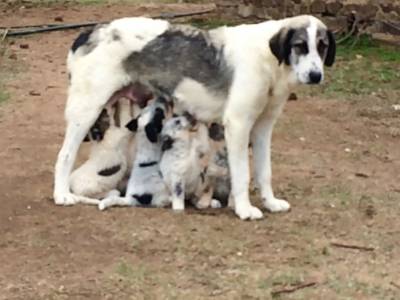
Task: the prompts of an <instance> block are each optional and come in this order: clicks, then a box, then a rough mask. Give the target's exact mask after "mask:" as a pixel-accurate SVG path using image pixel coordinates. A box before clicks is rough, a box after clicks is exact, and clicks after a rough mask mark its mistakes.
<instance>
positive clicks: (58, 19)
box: [54, 16, 64, 22]
mask: <svg viewBox="0 0 400 300" xmlns="http://www.w3.org/2000/svg"><path fill="white" fill-rule="evenodd" d="M54 21H56V22H64V18H63V17H61V16H58V17H55V18H54Z"/></svg>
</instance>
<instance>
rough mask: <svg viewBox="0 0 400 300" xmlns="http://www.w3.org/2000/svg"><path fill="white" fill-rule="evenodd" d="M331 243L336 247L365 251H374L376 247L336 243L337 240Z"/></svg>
mask: <svg viewBox="0 0 400 300" xmlns="http://www.w3.org/2000/svg"><path fill="white" fill-rule="evenodd" d="M331 245H332V246H334V247H338V248H346V249H357V250H363V251H374V250H375V248H372V247H365V246H357V245H347V244H341V243H336V242H332V243H331Z"/></svg>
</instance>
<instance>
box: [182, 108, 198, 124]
mask: <svg viewBox="0 0 400 300" xmlns="http://www.w3.org/2000/svg"><path fill="white" fill-rule="evenodd" d="M183 116H184V117H185V118H186V119H187V120H188V121H189V123H190V126H192V127H195V126H196V125H197V120H196V118H195V117H194V116H193V115H192V114H191V113H189V112H187V111H185V112H184V113H183Z"/></svg>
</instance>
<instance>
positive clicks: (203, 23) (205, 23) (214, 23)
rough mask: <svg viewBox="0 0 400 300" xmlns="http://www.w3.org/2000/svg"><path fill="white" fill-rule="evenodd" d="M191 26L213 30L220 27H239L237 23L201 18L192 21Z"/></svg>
mask: <svg viewBox="0 0 400 300" xmlns="http://www.w3.org/2000/svg"><path fill="white" fill-rule="evenodd" d="M190 24H191V25H193V26H196V27H198V28H202V29H213V28H216V27H220V26H233V25H237V22H235V21H231V20H226V19H217V18H199V19H193V20H191V22H190Z"/></svg>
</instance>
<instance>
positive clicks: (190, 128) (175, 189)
mask: <svg viewBox="0 0 400 300" xmlns="http://www.w3.org/2000/svg"><path fill="white" fill-rule="evenodd" d="M161 140H162V150H163V155H162V159H161V163H160V171H161V173H162V176H163V178H164V182H165V184H166V185H167V187H168V190H169V192H170V194H171V202H172V208H173V209H174V210H183V209H184V207H185V200H189V201H190V202H192V204H193V205H194V206H195V207H197V208H199V209H202V208H207V207H213V208H218V207H221V204H220V202H219V201H217V200H214V199H212V194H213V190H212V188H211V183H210V181H209V178H208V176H207V168H208V164H209V158H210V144H209V138H208V129H207V127H206V125H204V124H203V123H200V122H197V121H196V120H195V119H194V118H193V117H192V116H190V115H189V114H184V115H182V116H176V117H174V118H171V119H169V120H168V121H167V122H166V123H165V125H164V128H163V130H162V133H161Z"/></svg>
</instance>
